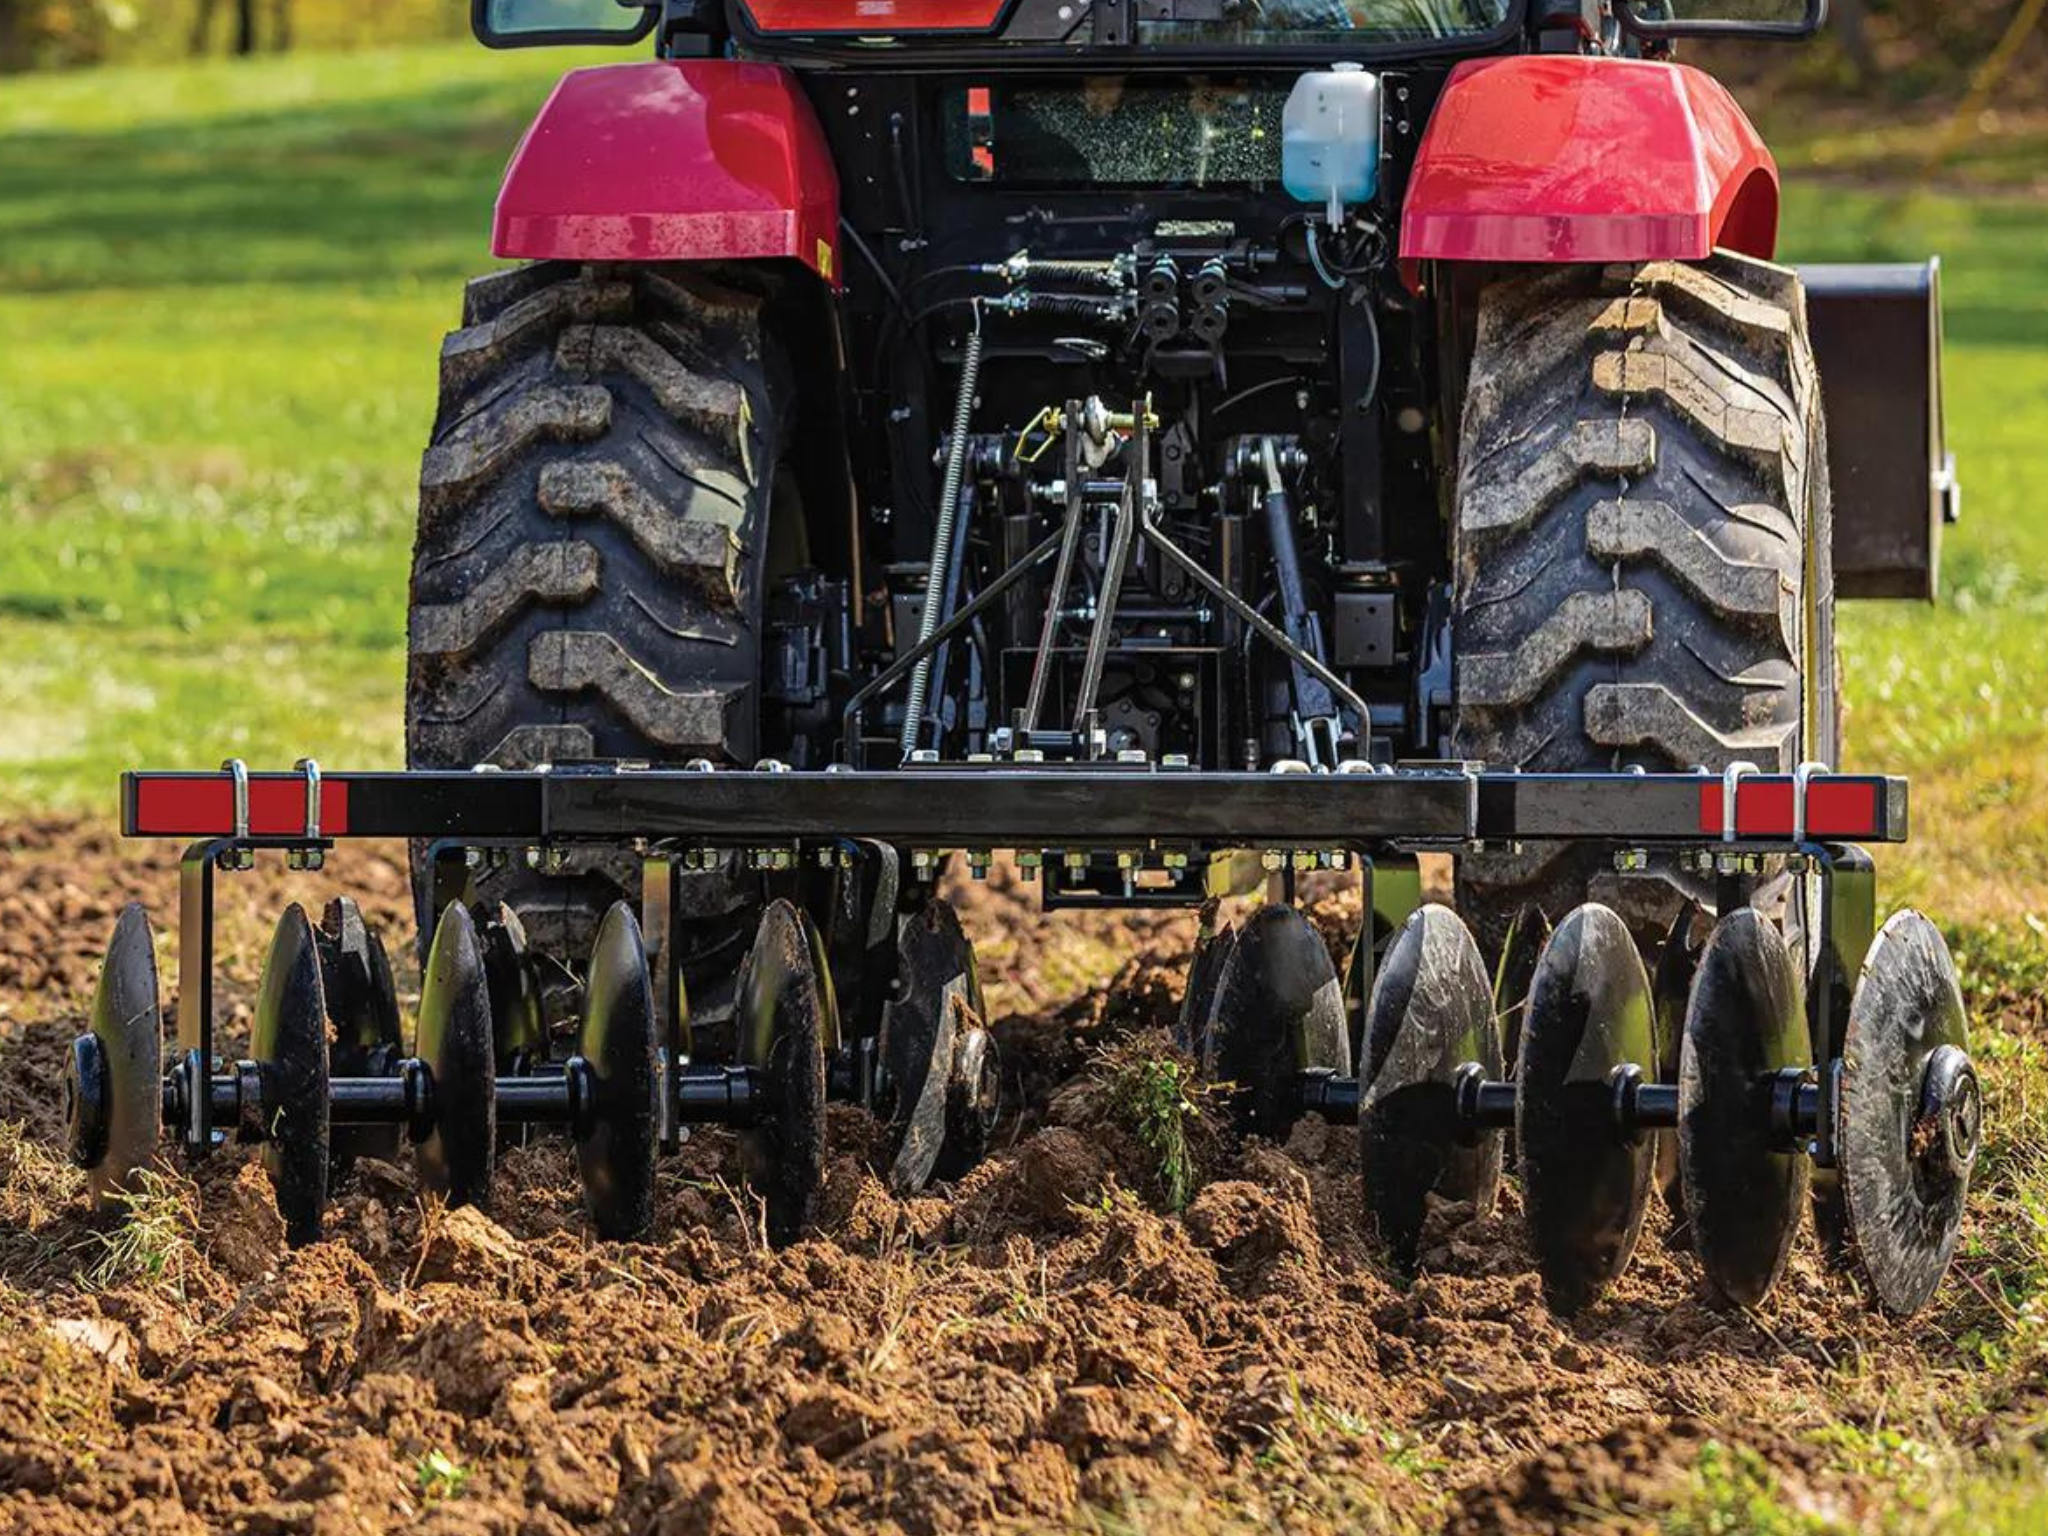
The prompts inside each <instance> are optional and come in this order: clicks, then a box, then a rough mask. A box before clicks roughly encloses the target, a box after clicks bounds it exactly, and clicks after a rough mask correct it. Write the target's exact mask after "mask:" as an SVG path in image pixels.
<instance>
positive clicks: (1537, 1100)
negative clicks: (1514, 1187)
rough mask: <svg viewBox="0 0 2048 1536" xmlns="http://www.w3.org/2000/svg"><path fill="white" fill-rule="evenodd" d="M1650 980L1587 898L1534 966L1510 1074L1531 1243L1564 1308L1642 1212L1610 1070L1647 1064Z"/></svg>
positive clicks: (1596, 1291)
mask: <svg viewBox="0 0 2048 1536" xmlns="http://www.w3.org/2000/svg"><path fill="white" fill-rule="evenodd" d="M1655 1048H1656V1041H1655V1039H1654V1033H1653V1031H1652V1028H1651V1024H1650V979H1649V977H1648V976H1646V975H1645V974H1644V972H1643V961H1642V957H1641V956H1640V955H1638V954H1637V953H1636V945H1635V940H1634V939H1633V938H1632V937H1630V935H1629V931H1628V924H1626V923H1625V922H1623V921H1622V920H1621V918H1620V917H1619V916H1618V915H1617V914H1616V913H1615V912H1614V911H1612V910H1611V909H1610V908H1607V907H1603V906H1601V905H1599V904H1598V903H1596V902H1588V903H1586V904H1585V905H1584V906H1581V907H1577V908H1574V909H1573V910H1572V911H1571V912H1570V913H1569V914H1568V915H1567V916H1566V917H1565V920H1564V921H1563V922H1562V923H1560V924H1558V927H1557V931H1556V932H1555V933H1553V934H1552V935H1551V936H1550V942H1549V943H1547V944H1545V945H1544V946H1543V953H1542V954H1541V955H1540V956H1538V958H1537V962H1536V975H1535V977H1534V979H1533V980H1532V981H1531V983H1530V986H1529V1011H1528V1015H1527V1018H1526V1020H1525V1022H1524V1024H1523V1029H1522V1055H1521V1062H1520V1066H1519V1070H1518V1071H1517V1073H1516V1077H1515V1132H1516V1136H1517V1138H1518V1139H1519V1142H1520V1145H1521V1157H1522V1191H1523V1198H1524V1202H1525V1204H1526V1206H1527V1210H1528V1220H1529V1242H1530V1246H1531V1247H1532V1248H1534V1249H1535V1251H1536V1264H1537V1268H1538V1270H1539V1271H1540V1272H1541V1274H1542V1276H1543V1293H1544V1296H1545V1298H1546V1299H1547V1300H1548V1301H1549V1303H1550V1305H1551V1307H1552V1308H1553V1309H1554V1310H1556V1311H1558V1312H1562V1313H1566V1314H1569V1313H1573V1312H1578V1311H1580V1310H1582V1309H1583V1308H1585V1307H1586V1306H1588V1305H1590V1304H1591V1303H1592V1302H1594V1301H1595V1300H1597V1299H1598V1298H1599V1296H1600V1295H1601V1293H1602V1292H1604V1291H1605V1290H1606V1289H1607V1287H1608V1286H1609V1285H1611V1284H1612V1283H1613V1282H1614V1280H1615V1279H1616V1278H1617V1277H1618V1276H1619V1275H1620V1274H1621V1272H1622V1271H1623V1270H1624V1269H1626V1268H1627V1267H1628V1261H1629V1258H1630V1257H1631V1256H1632V1255H1633V1254H1634V1252H1635V1247H1636V1240H1637V1238H1639V1237H1640V1236H1641V1235H1642V1229H1643V1213H1644V1212H1645V1211H1647V1210H1648V1209H1649V1203H1650V1181H1651V1175H1652V1172H1653V1169H1652V1146H1651V1142H1650V1139H1649V1138H1648V1137H1638V1138H1636V1139H1635V1140H1633V1141H1630V1140H1627V1139H1625V1138H1624V1137H1623V1136H1622V1135H1621V1132H1620V1130H1619V1128H1618V1127H1617V1125H1616V1123H1615V1115H1614V1089H1615V1073H1616V1069H1617V1068H1620V1067H1623V1066H1636V1067H1638V1068H1642V1069H1643V1070H1644V1071H1645V1072H1646V1074H1647V1071H1648V1069H1649V1067H1650V1066H1651V1065H1652V1064H1653V1063H1654V1059H1655V1058H1654V1055H1653V1052H1654V1051H1655Z"/></svg>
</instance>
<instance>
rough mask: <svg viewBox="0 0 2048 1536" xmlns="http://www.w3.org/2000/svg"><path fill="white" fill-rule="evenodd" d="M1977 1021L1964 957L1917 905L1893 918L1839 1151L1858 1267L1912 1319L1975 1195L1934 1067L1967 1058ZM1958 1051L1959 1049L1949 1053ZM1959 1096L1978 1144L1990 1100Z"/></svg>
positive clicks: (1875, 972) (1869, 962) (1844, 1110)
mask: <svg viewBox="0 0 2048 1536" xmlns="http://www.w3.org/2000/svg"><path fill="white" fill-rule="evenodd" d="M1968 1032H1969V1028H1968V1020H1967V1019H1966V1017H1965V1015H1964V1012H1963V996H1962V990H1961V988H1960V987H1959V986H1958V985H1957V982H1956V968H1955V962H1954V961H1953V960H1952V959H1950V957H1949V952H1948V945H1947V944H1946V943H1945V942H1944V941H1943V939H1942V937H1941V930H1940V929H1938V928H1936V927H1935V926H1934V924H1933V923H1931V922H1929V921H1928V920H1927V919H1926V918H1925V917H1923V916H1921V915H1920V914H1919V913H1918V912H1914V911H1911V910H1905V911H1900V912H1895V913H1893V914H1892V916H1891V918H1890V920H1889V921H1887V922H1886V923H1885V925H1884V927H1883V928H1881V929H1879V930H1878V935H1877V938H1876V940H1875V941H1874V942H1873V943H1872V944H1871V946H1870V953H1869V956H1868V957H1867V958H1866V959H1865V960H1864V962H1863V972H1862V975H1861V977H1860V978H1859V979H1858V981H1857V983H1856V994H1855V997H1854V999H1853V1000H1852V1001H1851V1003H1850V1005H1849V1027H1848V1033H1847V1035H1846V1037H1845V1039H1844V1042H1843V1048H1842V1078H1841V1098H1842V1103H1841V1141H1840V1145H1839V1147H1838V1148H1837V1153H1836V1156H1837V1159H1838V1164H1839V1167H1840V1170H1841V1175H1842V1189H1843V1193H1844V1194H1845V1195H1846V1197H1847V1203H1848V1212H1849V1226H1850V1234H1851V1239H1852V1242H1853V1244H1854V1252H1855V1256H1856V1262H1857V1266H1858V1268H1859V1269H1860V1270H1861V1271H1862V1273H1863V1274H1864V1276H1865V1277H1866V1278H1867V1279H1868V1281H1869V1283H1870V1287H1871V1290H1872V1292H1873V1293H1874V1294H1875V1296H1876V1297H1877V1300H1878V1303H1879V1304H1880V1305H1881V1306H1883V1307H1884V1309H1885V1310H1886V1311H1888V1312H1891V1313H1893V1314H1895V1315H1898V1316H1905V1315H1907V1314H1909V1313H1912V1312H1915V1311H1917V1310H1919V1308H1920V1307H1921V1306H1922V1305H1923V1304H1925V1302H1926V1301H1927V1298H1928V1297H1929V1296H1931V1295H1933V1294H1934V1288H1935V1287H1936V1286H1937V1285H1939V1284H1940V1283H1941V1277H1942V1276H1943V1275H1944V1274H1946V1273H1947V1271H1948V1265H1949V1259H1950V1258H1951V1256H1953V1254H1954V1253H1955V1246H1956V1236H1957V1233H1958V1231H1959V1230H1960V1228H1961V1225H1962V1219H1963V1201H1964V1197H1965V1196H1966V1195H1967V1194H1968V1192H1969V1184H1970V1171H1969V1167H1968V1163H1967V1161H1966V1160H1965V1161H1964V1162H1963V1165H1962V1166H1960V1167H1957V1166H1955V1165H1954V1161H1953V1160H1952V1159H1947V1158H1945V1157H1944V1140H1945V1133H1946V1132H1948V1131H1951V1130H1953V1129H1956V1127H1954V1126H1950V1125H1945V1124H1944V1123H1943V1122H1944V1116H1943V1115H1942V1114H1941V1113H1940V1112H1939V1111H1940V1110H1941V1109H1942V1108H1943V1106H1942V1105H1939V1104H1932V1103H1930V1101H1929V1090H1930V1087H1931V1086H1932V1083H1931V1081H1930V1071H1931V1069H1933V1068H1935V1067H1936V1066H1938V1065H1945V1064H1946V1063H1947V1062H1948V1061H1951V1060H1959V1061H1960V1062H1961V1063H1962V1066H1963V1069H1964V1070H1965V1071H1967V1069H1968V1057H1967V1055H1965V1054H1964V1053H1965V1052H1966V1051H1967V1049H1968V1046H1969V1041H1968ZM1949 1053H1953V1054H1952V1055H1950V1054H1949ZM1969 1078H1970V1081H1969V1090H1970V1091H1969V1098H1968V1100H1967V1101H1966V1102H1957V1101H1955V1100H1954V1099H1953V1098H1951V1100H1950V1107H1951V1108H1952V1109H1954V1110H1957V1111H1960V1112H1961V1113H1962V1114H1963V1115H1964V1116H1965V1117H1967V1125H1966V1126H1965V1127H1963V1128H1964V1129H1967V1131H1968V1135H1969V1141H1970V1150H1971V1151H1972V1152H1974V1147H1975V1139H1976V1132H1977V1130H1978V1128H1979V1126H1980V1125H1981V1110H1982V1105H1981V1100H1979V1099H1978V1098H1977V1096H1976V1092H1975V1075H1974V1073H1970V1074H1969Z"/></svg>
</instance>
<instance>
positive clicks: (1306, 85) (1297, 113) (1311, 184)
mask: <svg viewBox="0 0 2048 1536" xmlns="http://www.w3.org/2000/svg"><path fill="white" fill-rule="evenodd" d="M1379 178H1380V77H1379V76H1378V75H1376V74H1373V73H1372V72H1371V71H1370V70H1368V69H1366V68H1365V66H1364V65H1362V64H1332V65H1331V66H1330V67H1329V68H1328V69H1322V70H1317V71H1315V72H1314V73H1313V74H1307V75H1303V76H1302V77H1301V78H1300V79H1299V80H1297V81H1295V82H1294V89H1293V90H1292V91H1291V92H1289V93H1288V96H1287V109H1286V110H1285V111H1284V112H1283V113H1282V114H1281V116H1280V179H1281V181H1282V183H1283V184H1285V186H1286V188H1287V191H1288V194H1289V195H1290V196H1292V197H1294V198H1296V199H1298V200H1299V201H1301V202H1304V203H1321V204H1323V205H1324V206H1325V207H1326V208H1327V209H1328V210H1329V214H1330V222H1331V223H1333V224H1334V223H1336V222H1337V220H1338V218H1340V217H1341V216H1342V214H1343V211H1344V208H1345V205H1346V204H1350V203H1362V202H1365V201H1367V200H1369V199H1370V198H1371V197H1372V194H1373V189H1374V188H1375V187H1376V186H1378V185H1379Z"/></svg>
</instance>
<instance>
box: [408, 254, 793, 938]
mask: <svg viewBox="0 0 2048 1536" xmlns="http://www.w3.org/2000/svg"><path fill="white" fill-rule="evenodd" d="M762 309H763V305H762V301H761V299H760V298H759V297H757V296H755V295H752V294H749V293H745V292H740V291H737V290H734V289H731V288H727V287H725V286H723V285H722V284H721V283H718V282H716V281H714V280H712V279H710V278H708V277H706V276H704V275H702V274H701V273H698V272H696V271H693V270H688V269H675V268H666V269H654V268H605V267H590V266H575V265H570V264H566V263H554V262H543V263H539V264H536V265H533V266H527V267H522V268H517V269H514V270H512V271H508V272H501V273H496V274H493V275H491V276H488V277H483V278H478V279H477V280H475V281H474V282H472V283H471V284H470V285H469V287H468V290H467V293H466V294H465V297H464V302H463V324H462V328H461V329H460V330H458V331H455V332H454V333H452V334H451V335H450V336H449V337H448V338H447V340H446V341H445V342H444V343H443V345H442V349H441V394H440V409H439V412H438V415H437V417H436V420H435V424H434V435H433V440H432V444H431V446H429V447H428V449H427V451H426V455H425V458H424V460H423V462H422V464H421V469H420V512H419V531H418V539H417V543H416V546H415V550H414V555H413V570H412V597H411V611H410V624H409V645H408V653H409V666H408V672H407V679H406V759H407V763H408V766H410V767H413V768H468V767H471V766H474V765H476V764H481V763H490V764H496V765H498V766H501V767H505V768H524V767H531V766H534V765H536V764H539V763H543V762H549V763H568V762H574V761H578V760H629V761H646V762H666V763H680V762H684V761H688V760H690V759H693V758H708V759H710V760H712V761H714V762H718V763H750V762H752V761H754V760H755V758H756V756H757V755H758V753H757V748H758V747H759V745H760V743H759V741H758V739H757V733H758V728H759V727H758V716H759V702H758V689H759V671H760V644H761V634H760V616H761V599H762V589H763V585H764V571H763V562H764V559H765V557H766V546H767V536H766V535H767V528H766V523H767V517H768V509H769V501H770V498H771V492H772V488H773V487H774V485H775V483H776V470H777V466H778V463H779V460H780V455H781V452H782V449H783V446H784V444H783V441H782V438H781V435H780V434H781V432H782V430H783V428H784V423H783V422H782V421H781V419H780V414H779V411H778V406H779V405H780V403H781V402H782V401H783V400H784V399H786V398H787V396H788V390H787V388H786V385H785V373H784V368H783V364H782V362H781V359H780V357H779V355H778V354H777V353H776V351H775V349H774V346H773V343H772V341H771V340H770V339H769V338H768V337H767V336H766V335H765V334H764V328H763V323H762ZM413 872H414V888H415V892H416V894H417V896H418V898H419V900H420V902H421V904H422V906H423V907H424V903H425V900H426V880H427V876H428V873H429V870H428V867H427V860H426V859H425V858H424V856H423V850H421V849H417V848H416V849H415V850H414V853H413ZM687 880H688V886H687V888H686V889H685V890H684V892H683V893H682V898H683V901H684V903H685V908H686V913H687V915H688V916H690V917H692V918H693V919H701V920H702V922H703V924H704V929H703V933H704V942H705V943H706V944H707V945H710V946H712V947H715V948H717V949H719V950H721V951H723V950H726V949H729V950H730V951H731V955H730V958H731V961H732V966H737V964H738V956H739V954H740V952H741V950H742V948H743V944H744V938H745V935H744V933H743V932H740V931H739V929H740V927H741V925H740V923H739V922H738V921H737V918H738V916H739V915H741V914H743V913H744V912H745V910H746V909H747V907H748V906H749V905H750V904H751V901H752V899H753V896H752V893H751V888H750V887H748V886H747V885H745V884H744V883H743V882H742V881H741V880H740V879H739V878H738V877H736V876H734V875H732V874H729V873H720V872H712V873H708V874H703V875H691V876H689V877H687ZM638 887H639V872H638V868H637V866H636V865H634V864H632V863H631V861H618V860H584V861H582V862H573V861H572V863H571V864H570V865H569V866H568V868H567V869H566V870H565V871H564V872H563V873H561V874H559V875H553V876H550V875H546V874H541V873H537V872H532V871H527V870H523V869H513V870H507V871H502V872H487V871H479V872H478V889H477V894H478V895H479V896H480V897H482V898H484V899H487V900H491V901H505V902H507V903H509V904H510V905H511V906H512V907H513V908H514V909H515V910H516V911H517V912H518V913H519V915H520V917H521V918H522V920H523V921H524V923H525V926H526V930H527V933H528V935H529V937H530V938H531V940H532V941H533V943H534V945H535V947H536V948H537V949H539V950H540V951H541V952H543V953H544V954H548V955H552V956H554V957H556V958H557V959H559V960H564V961H569V962H573V963H577V964H580V962H581V960H582V957H583V956H584V955H585V953H586V952H587V951H588V948H589V945H590V943H591V940H592V938H593V936H594V935H595V933H596V930H597V923H598V920H599V919H600V918H601V917H602V915H603V913H604V912H605V911H606V909H607V908H608V907H609V906H610V904H611V903H612V902H613V901H614V900H617V899H619V898H620V897H622V896H623V897H626V898H627V899H629V900H630V899H635V898H636V897H637V894H638ZM430 927H431V925H430V924H428V923H425V922H424V921H423V924H422V931H427V930H428V929H429V928H430ZM685 958H686V959H687V956H686V957H685ZM731 968H732V967H727V969H728V970H730V969H731Z"/></svg>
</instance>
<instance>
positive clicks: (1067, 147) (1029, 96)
mask: <svg viewBox="0 0 2048 1536" xmlns="http://www.w3.org/2000/svg"><path fill="white" fill-rule="evenodd" d="M1286 104H1287V91H1286V89H1285V88H1284V87H1281V88H1273V87H1268V86H1263V85H1259V86H1252V85H1235V84H1229V85H1226V84H1221V83H1214V82H1209V81H1204V80H1200V79H1183V80H1179V81H1176V82H1174V83H1173V84H1171V85H1144V84H1140V83H1136V82H1134V81H1132V80H1131V79H1130V78H1128V77H1125V76H1115V75H1104V76H1099V77H1094V76H1091V77H1087V78H1084V79H1079V80H1075V81H1073V82H1072V83H1071V84H1062V85H1059V86H1055V87H1039V86H1028V87H1011V86H1004V85H976V86H967V87H963V88H962V89H960V90H959V91H956V92H954V93H953V95H952V96H951V98H950V100H949V101H948V104H947V112H946V159H947V168H948V169H949V170H950V171H951V173H952V174H953V176H954V178H955V179H957V180H960V181H993V182H1000V183H1005V184H1010V185H1019V186H1069V185H1074V184H1077V183H1087V184H1098V185H1109V186H1146V187H1167V186H1186V187H1207V186H1217V185H1229V186H1238V185H1245V184H1254V185H1256V184H1259V183H1264V182H1272V181H1277V180H1279V177H1280V112H1281V109H1282V108H1283V107H1285V106H1286Z"/></svg>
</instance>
